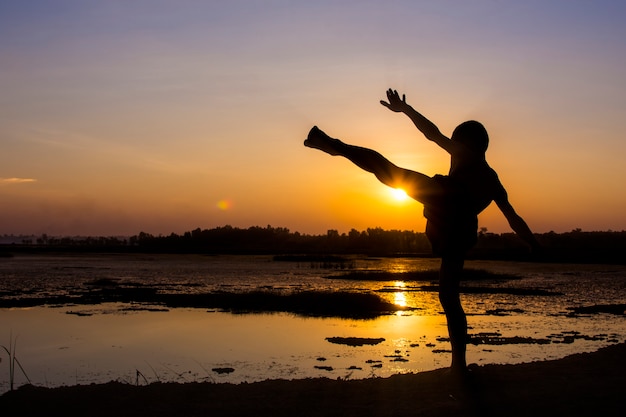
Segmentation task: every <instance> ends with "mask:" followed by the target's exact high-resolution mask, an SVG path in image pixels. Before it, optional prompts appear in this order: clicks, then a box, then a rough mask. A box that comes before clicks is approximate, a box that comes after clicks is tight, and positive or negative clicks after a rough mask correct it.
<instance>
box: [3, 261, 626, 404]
mask: <svg viewBox="0 0 626 417" xmlns="http://www.w3.org/2000/svg"><path fill="white" fill-rule="evenodd" d="M320 266H321V265H318V264H311V263H310V262H307V263H297V262H272V261H271V258H270V257H240V256H219V257H209V256H142V255H134V256H129V255H102V256H87V257H85V256H17V257H15V258H8V259H1V260H0V296H1V297H19V296H29V297H33V296H35V297H38V296H41V297H43V296H46V295H51V294H68V293H71V292H72V291H73V290H74V289H76V288H77V287H81V286H84V284H85V283H86V282H89V281H94V280H97V279H103V278H107V279H120V280H122V281H125V282H138V283H143V284H145V285H150V286H156V287H158V288H159V289H160V290H161V291H168V292H206V291H211V290H228V291H246V290H251V289H258V288H266V289H273V290H276V291H293V290H302V289H322V290H339V289H349V290H359V291H379V290H385V291H384V292H377V293H378V294H379V295H381V296H383V297H385V298H387V299H389V300H390V301H392V302H394V303H396V304H399V305H406V306H408V307H414V308H416V310H413V311H410V312H405V313H401V314H396V315H388V316H382V317H379V318H377V319H374V320H346V319H337V318H303V317H299V316H295V315H291V314H284V313H281V314H245V315H244V314H230V313H223V312H216V311H207V310H205V309H169V310H168V311H145V310H141V308H144V307H145V306H135V307H139V308H140V309H139V310H136V311H126V310H125V308H126V307H128V305H121V304H100V305H91V306H75V305H73V306H72V305H63V306H55V307H54V308H52V307H33V308H27V309H0V345H4V346H6V347H9V346H10V345H11V340H12V341H13V342H16V345H15V346H16V350H15V352H16V356H17V358H18V359H19V361H20V363H21V365H22V366H23V367H24V370H25V371H26V373H27V375H28V377H29V378H30V380H31V381H32V382H33V383H35V384H37V385H44V386H58V385H72V384H87V383H92V382H106V381H110V380H123V381H127V382H129V383H133V384H134V383H139V384H145V383H149V382H155V381H159V380H160V381H180V382H183V381H215V382H236V383H238V382H243V381H248V382H252V381H258V380H264V379H268V378H286V379H293V378H306V377H316V376H326V377H330V378H348V379H349V378H366V377H370V376H388V375H391V374H394V373H400V372H419V371H424V370H430V369H435V368H440V367H445V366H447V365H448V363H449V360H450V356H449V353H447V352H446V350H447V349H448V344H447V342H446V341H445V340H441V339H442V338H445V336H446V334H447V331H446V328H445V320H444V319H443V317H442V315H441V314H440V313H441V311H440V307H439V304H438V301H437V296H436V293H433V292H424V291H416V290H415V287H417V286H419V285H421V284H424V283H415V282H403V281H397V282H394V281H391V282H365V281H348V280H341V279H326V278H324V277H326V276H328V275H338V274H341V273H342V272H345V270H344V269H341V268H342V267H344V268H345V267H347V266H349V267H350V268H356V269H359V270H382V271H397V272H403V271H419V270H425V269H433V268H436V267H437V260H435V259H415V258H406V259H387V258H385V259H368V258H365V259H358V258H355V259H353V260H352V261H351V263H350V264H349V265H347V266H346V265H335V267H336V268H331V269H323V268H320ZM327 266H328V265H327ZM467 266H468V267H470V268H481V269H486V270H489V271H492V272H504V273H517V274H519V275H520V276H521V279H517V280H509V281H492V282H484V281H480V282H472V283H469V284H468V285H474V286H476V285H480V286H489V287H496V288H503V287H510V288H525V289H529V288H530V289H543V290H549V291H555V292H559V293H561V294H562V295H558V296H519V295H510V294H464V295H463V303H464V306H465V308H466V311H467V313H468V322H469V326H470V334H471V335H478V334H480V333H497V334H496V335H495V337H491V338H487V337H483V338H478V342H480V343H479V344H476V345H474V344H470V345H469V346H468V360H469V361H470V362H475V363H479V364H484V363H519V362H529V361H535V360H545V359H554V358H560V357H563V356H566V355H568V354H571V353H576V352H585V351H592V350H596V349H598V348H600V347H602V346H606V345H608V344H612V343H616V342H621V341H624V339H625V337H626V318H625V317H624V316H623V315H611V314H590V315H584V316H583V315H571V314H570V313H571V310H569V309H570V308H572V307H579V306H589V305H596V304H626V291H625V289H626V268H624V267H622V266H608V265H550V264H530V263H509V262H486V261H475V262H468V265H467ZM389 290H393V291H389ZM68 312H73V313H81V314H86V315H77V314H67V313H68ZM490 312H491V313H490ZM494 312H497V313H498V314H499V315H495V314H494ZM330 337H362V338H384V339H385V340H384V341H383V342H381V343H379V344H376V345H364V346H357V347H352V346H347V345H341V344H334V343H331V342H329V341H328V340H327V338H330ZM515 337H517V338H518V339H512V338H515ZM507 338H508V339H507ZM520 338H527V339H520ZM498 341H499V342H500V343H502V344H496V343H498ZM520 341H526V342H532V343H519V342H520ZM538 341H548V342H550V343H545V344H540V343H538ZM0 358H2V362H0V392H4V391H6V390H7V389H8V387H9V366H8V362H9V361H8V356H7V355H6V354H5V352H4V351H3V350H2V351H0ZM331 368H332V369H331ZM214 369H216V370H215V371H214ZM231 369H232V371H231V372H226V371H230V370H231ZM217 370H219V371H220V372H221V373H220V372H218V371H217ZM14 379H15V383H16V385H20V384H22V383H24V382H25V381H26V380H25V378H24V376H23V374H22V372H21V371H20V370H19V369H16V370H15V374H14Z"/></svg>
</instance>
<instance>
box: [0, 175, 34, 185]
mask: <svg viewBox="0 0 626 417" xmlns="http://www.w3.org/2000/svg"><path fill="white" fill-rule="evenodd" d="M36 181H37V180H36V179H34V178H1V177H0V185H1V184H23V183H26V182H36Z"/></svg>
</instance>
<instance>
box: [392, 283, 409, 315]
mask: <svg viewBox="0 0 626 417" xmlns="http://www.w3.org/2000/svg"><path fill="white" fill-rule="evenodd" d="M393 288H394V290H395V292H394V293H393V303H394V304H395V305H397V306H399V307H406V306H407V300H406V293H405V292H404V289H405V288H406V284H405V283H404V281H395V282H394V283H393ZM396 314H398V315H402V311H398V312H397V313H396Z"/></svg>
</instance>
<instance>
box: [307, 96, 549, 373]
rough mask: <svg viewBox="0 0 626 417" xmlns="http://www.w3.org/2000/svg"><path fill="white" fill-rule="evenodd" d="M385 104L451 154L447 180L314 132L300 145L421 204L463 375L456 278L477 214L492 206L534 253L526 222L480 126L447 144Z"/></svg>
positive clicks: (395, 99) (393, 99) (402, 104)
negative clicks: (341, 160) (490, 160)
mask: <svg viewBox="0 0 626 417" xmlns="http://www.w3.org/2000/svg"><path fill="white" fill-rule="evenodd" d="M387 99H388V102H385V101H383V100H381V101H380V103H381V104H382V105H383V106H385V107H387V108H388V109H389V110H391V111H394V112H398V113H404V114H405V115H407V116H408V117H409V119H411V121H412V122H413V123H414V124H415V126H416V127H417V129H418V130H419V131H420V132H422V133H423V134H424V136H426V138H427V139H428V140H431V141H433V142H435V143H436V144H437V145H439V146H440V147H441V148H443V149H444V150H446V151H447V152H448V153H449V154H450V172H449V174H448V175H447V176H443V175H435V176H434V177H429V176H427V175H425V174H422V173H419V172H415V171H411V170H408V169H404V168H400V167H398V166H396V165H394V164H393V163H391V162H390V161H388V160H387V159H386V158H384V157H383V156H382V155H381V154H379V153H378V152H376V151H373V150H371V149H367V148H362V147H358V146H353V145H348V144H345V143H343V142H341V141H340V140H339V139H333V138H331V137H329V136H328V135H326V134H325V133H324V132H322V131H321V130H320V129H318V128H317V126H315V127H313V128H312V129H311V131H310V132H309V135H308V138H307V139H306V140H305V141H304V145H305V146H308V147H310V148H315V149H319V150H321V151H323V152H326V153H328V154H330V155H340V156H343V157H345V158H347V159H348V160H350V161H351V162H353V163H354V164H355V165H357V166H358V167H360V168H362V169H364V170H365V171H368V172H371V173H373V174H374V175H375V176H376V178H378V180H380V181H381V182H382V183H383V184H385V185H388V186H390V187H394V188H402V189H404V190H405V191H406V192H407V194H408V195H409V196H411V197H412V198H414V199H415V200H417V201H419V202H420V203H422V204H424V217H426V219H427V222H426V236H427V237H428V239H429V240H430V242H431V245H432V247H433V252H434V253H435V254H436V255H438V256H441V267H440V271H439V300H440V302H441V306H442V307H443V310H444V312H445V315H446V320H447V324H448V334H449V336H450V344H451V347H452V364H451V368H452V370H453V371H455V372H458V373H461V374H463V373H465V372H466V370H467V363H466V359H465V351H466V343H467V319H466V317H465V312H464V311H463V307H462V306H461V299H460V289H459V286H460V278H461V273H462V271H463V264H464V262H465V255H466V254H467V252H468V251H469V250H470V249H471V248H472V247H473V246H474V245H475V244H476V239H477V237H476V236H477V229H478V214H479V213H480V212H481V211H483V210H484V209H485V208H486V207H487V206H488V205H489V204H490V203H491V202H492V201H495V202H496V204H497V206H498V208H499V209H500V210H501V211H502V213H503V214H504V216H505V217H506V219H507V220H508V222H509V225H510V226H511V228H512V229H513V230H514V231H515V232H516V233H517V234H518V235H519V236H520V237H521V238H522V239H523V240H524V241H526V243H528V244H529V245H530V247H531V248H532V249H538V248H539V245H538V244H537V241H536V240H535V238H534V236H533V234H532V232H531V231H530V228H529V227H528V225H527V224H526V222H525V221H524V220H523V219H522V218H521V217H520V216H519V215H518V214H517V213H516V212H515V210H514V209H513V206H511V204H510V203H509V200H508V196H507V192H506V190H505V189H504V187H503V186H502V184H501V183H500V180H499V179H498V176H497V174H496V172H495V171H494V170H493V169H492V168H491V167H490V166H489V164H487V161H486V159H485V152H486V151H487V146H488V144H489V136H488V135H487V131H486V130H485V128H484V127H483V126H482V124H480V123H478V122H476V121H468V122H465V123H462V124H460V125H459V126H458V127H457V128H456V129H455V130H454V132H453V133H452V136H451V138H447V137H446V136H445V135H443V134H442V133H441V132H440V131H439V128H437V126H435V125H434V124H433V123H432V122H431V121H430V120H428V119H427V118H425V117H424V116H422V115H421V114H420V113H418V112H417V111H416V110H415V109H413V107H411V106H410V105H409V104H407V102H406V98H405V96H404V95H402V99H400V96H399V94H398V92H397V91H395V90H391V89H389V90H388V91H387Z"/></svg>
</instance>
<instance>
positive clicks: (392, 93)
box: [380, 88, 408, 113]
mask: <svg viewBox="0 0 626 417" xmlns="http://www.w3.org/2000/svg"><path fill="white" fill-rule="evenodd" d="M387 100H389V103H387V102H386V101H385V100H380V104H382V105H383V106H385V107H387V108H388V109H389V110H391V111H395V112H396V113H399V112H402V111H404V110H405V109H406V108H407V106H408V104H406V96H405V95H404V94H402V99H400V94H398V92H397V91H396V90H392V89H391V88H390V89H389V90H387Z"/></svg>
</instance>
